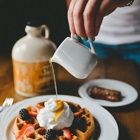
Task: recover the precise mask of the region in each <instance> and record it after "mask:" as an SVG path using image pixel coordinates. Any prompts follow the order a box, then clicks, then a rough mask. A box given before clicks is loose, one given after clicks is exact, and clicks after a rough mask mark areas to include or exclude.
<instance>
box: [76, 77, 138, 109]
mask: <svg viewBox="0 0 140 140" xmlns="http://www.w3.org/2000/svg"><path fill="white" fill-rule="evenodd" d="M92 86H99V87H103V88H108V89H113V90H118V91H120V92H121V94H122V100H121V101H119V102H111V101H106V100H100V99H93V98H91V97H90V96H89V95H88V90H89V89H90V88H91V87H92ZM78 92H79V95H80V96H81V97H82V98H83V99H85V100H88V101H92V102H93V103H97V104H99V105H102V106H106V107H118V106H124V105H128V104H130V103H132V102H134V101H135V100H136V99H137V98H138V92H137V91H136V90H135V89H134V88H133V87H132V86H130V85H129V84H126V83H124V82H121V81H117V80H111V79H96V80H91V81H88V82H86V83H84V84H83V85H82V86H81V87H80V88H79V90H78Z"/></svg>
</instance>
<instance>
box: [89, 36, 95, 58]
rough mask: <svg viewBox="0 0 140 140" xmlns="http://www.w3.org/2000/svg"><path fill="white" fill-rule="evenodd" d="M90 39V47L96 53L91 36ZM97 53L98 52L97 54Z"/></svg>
mask: <svg viewBox="0 0 140 140" xmlns="http://www.w3.org/2000/svg"><path fill="white" fill-rule="evenodd" d="M88 41H89V44H90V48H91V51H92V52H93V53H94V54H96V51H95V49H94V45H93V40H92V39H91V38H89V37H88ZM96 55H97V54H96Z"/></svg>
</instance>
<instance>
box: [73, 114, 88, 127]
mask: <svg viewBox="0 0 140 140" xmlns="http://www.w3.org/2000/svg"><path fill="white" fill-rule="evenodd" d="M85 123H86V121H85V118H83V117H81V116H76V117H74V120H73V125H74V126H76V127H77V126H81V125H84V124H85Z"/></svg>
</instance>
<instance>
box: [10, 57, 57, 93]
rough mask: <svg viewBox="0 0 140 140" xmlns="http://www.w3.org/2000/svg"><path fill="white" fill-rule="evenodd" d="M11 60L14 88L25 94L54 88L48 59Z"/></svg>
mask: <svg viewBox="0 0 140 140" xmlns="http://www.w3.org/2000/svg"><path fill="white" fill-rule="evenodd" d="M12 61H13V74H14V84H15V89H16V90H18V91H19V92H22V94H23V93H25V94H28V93H29V94H38V93H42V92H46V93H47V92H50V91H52V89H54V83H53V76H52V70H51V65H50V64H49V61H46V62H35V63H29V62H19V61H17V60H14V59H13V60H12Z"/></svg>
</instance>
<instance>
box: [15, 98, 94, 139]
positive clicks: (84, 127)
mask: <svg viewBox="0 0 140 140" xmlns="http://www.w3.org/2000/svg"><path fill="white" fill-rule="evenodd" d="M66 102H67V101H66ZM67 103H71V104H73V105H74V106H75V107H76V108H77V109H78V110H79V109H81V107H80V106H79V105H78V104H75V103H73V102H67ZM43 107H44V102H39V103H37V104H36V107H32V106H29V107H27V108H26V109H27V110H28V111H32V112H35V113H37V112H38V110H39V109H41V108H43ZM82 109H83V113H82V115H81V117H82V118H84V119H85V122H86V123H84V124H80V125H79V126H80V127H79V128H76V127H75V126H73V125H72V126H71V127H70V128H69V129H70V132H71V135H72V140H93V135H94V130H95V124H94V118H93V116H92V115H91V113H90V112H89V111H88V110H87V109H86V108H82ZM26 124H33V127H34V129H35V131H34V132H31V133H29V134H28V135H24V136H23V137H22V139H21V140H47V139H46V130H45V129H44V128H42V127H40V126H39V123H38V121H37V119H36V117H31V119H28V120H26V121H24V120H22V119H21V118H20V116H19V115H18V116H17V117H16V119H15V122H14V126H13V133H14V135H15V137H18V135H19V133H20V131H21V129H22V127H23V126H24V125H26ZM54 140H68V139H67V138H66V137H65V136H64V135H62V136H57V137H56V138H55V139H54Z"/></svg>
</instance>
